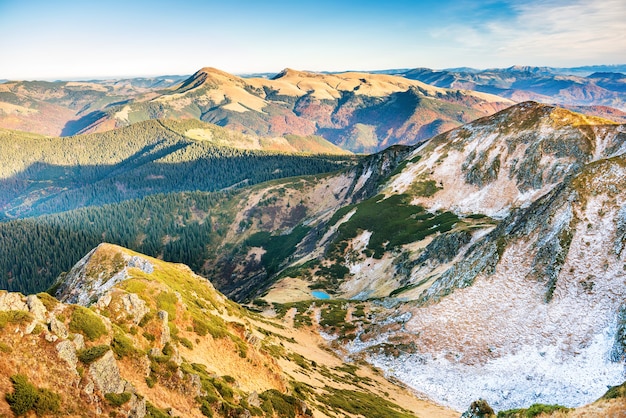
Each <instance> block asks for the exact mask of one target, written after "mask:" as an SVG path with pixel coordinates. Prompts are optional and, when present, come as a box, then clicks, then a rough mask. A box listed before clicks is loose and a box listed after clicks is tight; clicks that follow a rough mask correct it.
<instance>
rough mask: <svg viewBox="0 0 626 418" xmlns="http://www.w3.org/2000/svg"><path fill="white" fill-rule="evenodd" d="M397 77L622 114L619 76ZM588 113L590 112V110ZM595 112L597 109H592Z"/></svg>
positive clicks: (411, 73)
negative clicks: (608, 110)
mask: <svg viewBox="0 0 626 418" xmlns="http://www.w3.org/2000/svg"><path fill="white" fill-rule="evenodd" d="M397 74H398V75H402V76H403V77H406V78H409V79H412V80H419V81H422V82H424V83H428V84H432V85H434V86H438V87H443V88H458V89H469V90H476V91H482V92H486V93H491V94H497V95H499V96H502V97H507V98H509V99H511V100H514V101H516V102H521V101H524V100H534V101H538V102H542V103H548V104H558V105H564V106H609V107H612V108H615V109H618V110H621V111H626V96H625V95H624V92H625V91H626V75H624V74H622V73H619V72H594V73H592V74H586V75H580V74H571V73H570V72H568V71H567V69H556V68H546V67H528V66H513V67H509V68H496V69H488V70H474V71H467V70H439V71H436V70H431V69H429V68H416V69H412V70H408V71H404V70H403V71H399V72H398V73H397ZM588 110H589V111H590V112H594V109H593V108H591V109H588ZM598 110H601V109H595V111H598ZM622 122H623V120H622Z"/></svg>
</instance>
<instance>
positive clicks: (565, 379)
mask: <svg viewBox="0 0 626 418" xmlns="http://www.w3.org/2000/svg"><path fill="white" fill-rule="evenodd" d="M614 334H615V328H614V327H611V328H607V329H605V330H604V331H603V332H601V333H599V334H597V335H595V337H594V339H593V341H592V342H591V344H590V345H589V346H588V347H586V348H585V349H583V350H582V351H581V352H580V353H579V354H577V355H575V356H571V357H564V356H563V353H562V352H561V350H560V348H559V347H557V346H554V345H550V346H542V347H533V346H524V347H522V348H521V349H520V350H519V351H518V352H516V353H514V354H508V355H505V356H503V357H500V358H497V359H495V360H492V361H489V362H487V364H485V365H467V364H463V363H460V362H458V363H457V362H453V361H450V360H448V359H447V358H446V357H445V356H444V355H443V354H439V355H435V356H433V355H430V354H409V355H403V356H401V357H399V358H393V357H388V356H383V355H373V356H370V361H371V362H372V364H374V365H375V366H377V367H380V368H382V369H383V370H386V371H387V373H388V374H389V375H391V376H393V377H395V378H397V379H399V380H401V381H402V382H404V383H406V384H408V385H409V386H411V387H412V388H414V389H416V390H418V391H421V392H423V393H426V394H428V396H429V397H431V398H432V399H433V400H435V401H437V402H440V403H442V404H444V405H448V406H450V407H452V408H454V409H456V410H459V411H463V410H465V409H467V407H468V406H469V405H470V403H471V402H472V401H474V400H476V399H478V398H483V399H486V400H487V401H488V402H489V404H490V405H491V406H492V407H493V408H494V409H496V410H506V409H512V408H522V407H528V406H529V405H530V404H532V403H546V404H554V403H557V404H560V405H565V406H568V407H576V406H580V405H584V404H587V403H590V402H593V401H594V400H596V399H598V398H599V397H600V396H602V395H603V394H604V392H605V391H606V388H607V386H613V385H618V384H621V383H622V382H623V381H624V377H625V374H624V364H623V363H612V362H610V361H609V359H608V355H609V352H610V349H611V346H612V344H613V338H614ZM598 359H601V361H598Z"/></svg>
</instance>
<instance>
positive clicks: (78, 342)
mask: <svg viewBox="0 0 626 418" xmlns="http://www.w3.org/2000/svg"><path fill="white" fill-rule="evenodd" d="M72 342H73V343H74V346H76V349H77V350H83V349H84V348H85V337H83V334H73V335H72Z"/></svg>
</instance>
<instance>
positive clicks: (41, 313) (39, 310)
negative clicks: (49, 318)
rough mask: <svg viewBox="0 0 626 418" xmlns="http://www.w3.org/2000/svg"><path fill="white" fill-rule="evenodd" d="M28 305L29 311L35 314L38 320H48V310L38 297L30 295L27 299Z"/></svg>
mask: <svg viewBox="0 0 626 418" xmlns="http://www.w3.org/2000/svg"><path fill="white" fill-rule="evenodd" d="M26 304H27V305H28V310H29V311H30V313H31V314H33V317H34V318H35V319H36V320H38V321H43V320H45V319H46V313H47V312H48V310H47V309H46V307H45V306H44V304H43V303H42V302H41V300H39V298H38V297H37V296H36V295H28V296H27V297H26Z"/></svg>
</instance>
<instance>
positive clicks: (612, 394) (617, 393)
mask: <svg viewBox="0 0 626 418" xmlns="http://www.w3.org/2000/svg"><path fill="white" fill-rule="evenodd" d="M615 398H626V382H624V383H622V384H621V385H619V386H611V387H610V388H609V390H607V391H606V393H605V394H604V396H602V399H615Z"/></svg>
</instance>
